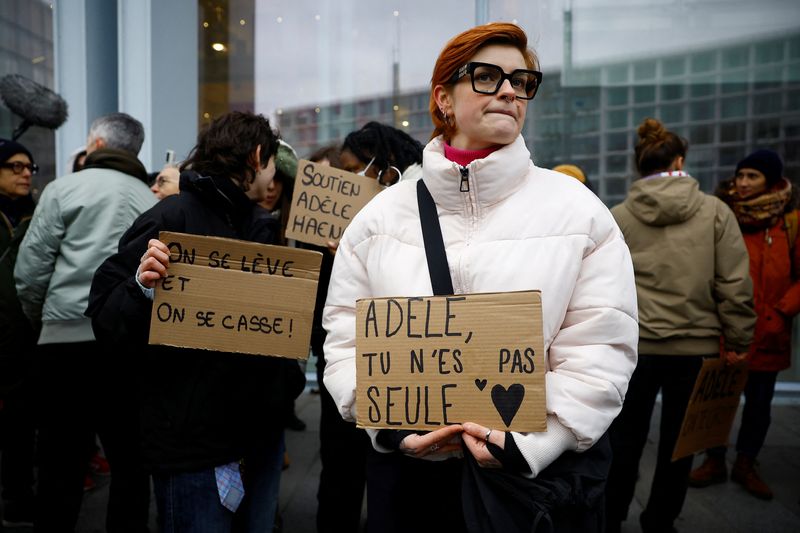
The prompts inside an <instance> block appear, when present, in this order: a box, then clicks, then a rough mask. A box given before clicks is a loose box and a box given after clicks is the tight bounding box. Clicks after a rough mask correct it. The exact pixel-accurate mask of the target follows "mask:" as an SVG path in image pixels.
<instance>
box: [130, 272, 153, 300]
mask: <svg viewBox="0 0 800 533" xmlns="http://www.w3.org/2000/svg"><path fill="white" fill-rule="evenodd" d="M140 267H141V265H140ZM133 279H135V280H136V284H137V285H138V286H139V288H140V289H142V294H144V295H145V297H146V298H147V299H148V300H153V299H154V298H155V295H156V290H155V289H148V288H147V287H145V286H144V285H142V282H141V281H139V269H138V268H137V269H136V274H134V276H133Z"/></svg>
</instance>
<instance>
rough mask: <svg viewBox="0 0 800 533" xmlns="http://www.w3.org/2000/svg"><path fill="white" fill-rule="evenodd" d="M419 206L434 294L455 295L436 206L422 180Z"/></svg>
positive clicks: (418, 184) (419, 190)
mask: <svg viewBox="0 0 800 533" xmlns="http://www.w3.org/2000/svg"><path fill="white" fill-rule="evenodd" d="M417 204H419V223H420V225H421V226H422V238H423V240H424V241H425V256H426V257H427V259H428V272H429V273H430V275H431V287H433V294H435V295H437V296H443V295H449V294H453V280H452V279H450V267H449V266H448V265H447V253H446V252H445V249H444V239H443V238H442V228H441V226H440V225H439V215H438V214H437V213H436V204H435V203H434V202H433V197H432V196H431V193H430V191H429V190H428V187H426V186H425V182H424V181H422V180H421V179H420V180H417Z"/></svg>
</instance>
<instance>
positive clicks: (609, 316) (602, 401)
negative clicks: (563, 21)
mask: <svg viewBox="0 0 800 533" xmlns="http://www.w3.org/2000/svg"><path fill="white" fill-rule="evenodd" d="M466 168H467V169H468V171H469V174H468V183H469V191H468V192H460V182H461V178H462V174H461V172H460V170H461V167H459V166H458V165H457V164H456V163H453V162H452V161H449V160H447V159H446V158H445V157H444V144H443V141H442V140H441V138H437V139H434V140H433V141H431V142H430V143H429V144H428V145H427V146H426V147H425V152H424V157H423V169H424V170H423V174H424V177H423V179H424V180H425V184H426V185H427V187H428V189H429V190H430V192H431V195H432V196H433V199H434V201H435V202H436V206H437V210H438V213H439V220H440V224H441V226H442V234H443V236H444V243H445V247H446V249H447V261H448V263H449V266H450V275H451V277H452V280H453V288H454V290H455V293H456V294H464V293H479V292H501V291H521V290H532V289H538V290H541V292H542V308H543V323H544V324H543V325H544V345H545V350H546V352H547V355H546V356H545V362H546V364H547V371H546V374H545V383H546V389H547V393H546V399H547V413H548V416H547V431H546V432H544V433H527V434H521V433H514V434H513V437H514V441H515V443H516V444H517V446H518V447H519V449H520V451H521V452H522V455H523V456H524V457H525V459H526V460H527V461H528V463H529V465H530V467H531V472H532V475H533V476H536V475H537V474H538V473H539V472H541V470H542V469H543V468H545V467H546V466H547V465H549V464H550V463H552V462H553V461H554V460H555V459H556V458H558V457H559V456H560V455H561V454H562V453H563V452H564V451H567V450H577V451H583V450H586V449H588V448H589V447H591V446H592V444H594V442H595V441H596V440H597V439H599V438H600V437H601V436H602V435H603V434H604V433H605V431H606V430H607V429H608V427H609V425H610V424H611V421H612V420H613V419H614V417H616V416H617V414H618V413H619V411H620V409H621V408H622V400H623V398H624V397H625V392H626V390H627V388H628V380H629V379H630V377H631V374H632V373H633V370H634V367H635V366H636V346H637V341H638V331H639V328H638V325H637V310H636V287H635V284H634V278H633V267H632V264H631V258H630V254H629V252H628V248H627V246H626V245H625V242H624V241H623V238H622V234H621V233H620V231H619V228H618V227H617V225H616V223H615V222H614V219H613V218H612V216H611V214H610V213H609V211H608V210H607V209H606V207H605V206H604V205H603V204H602V202H600V200H599V199H598V198H597V197H596V196H595V195H594V194H592V192H591V191H589V190H588V189H586V188H585V187H584V186H583V185H582V184H581V183H580V182H579V181H577V180H575V179H574V178H571V177H569V176H564V175H562V174H559V173H557V172H553V171H550V170H545V169H541V168H538V167H536V166H535V165H534V164H533V163H532V162H531V160H530V153H529V152H528V149H527V148H526V147H525V142H524V140H523V139H522V137H521V136H520V137H518V138H517V140H516V141H514V142H513V143H512V144H510V145H508V146H505V147H503V148H501V149H500V150H497V151H496V152H494V153H492V154H491V155H489V156H488V157H486V158H484V159H478V160H475V161H473V162H472V163H470V164H469V165H468V166H467V167H466ZM431 294H432V289H431V281H430V277H429V274H428V267H427V262H426V258H425V249H424V244H423V239H422V230H421V228H420V222H419V209H418V207H417V197H416V183H415V182H414V181H411V182H401V183H399V184H397V185H395V186H393V187H390V188H389V189H387V190H385V191H383V192H381V193H380V194H379V195H378V196H376V197H375V198H374V199H373V200H372V201H371V202H370V203H369V204H368V205H367V206H366V207H365V208H364V209H363V210H362V211H361V212H359V213H358V215H357V216H356V217H355V218H354V219H353V222H352V223H351V224H350V226H349V227H348V228H347V230H346V231H345V233H344V236H343V237H342V240H341V242H340V244H339V250H338V252H337V254H336V260H335V263H334V267H333V274H332V276H331V284H330V288H329V290H328V299H327V302H326V305H325V313H324V319H323V325H324V326H325V329H326V330H328V337H327V341H326V343H325V359H326V367H325V385H326V387H327V388H328V390H329V391H330V393H331V395H332V396H333V399H334V401H335V402H336V405H337V406H338V408H339V411H340V412H341V413H342V416H343V417H344V418H345V419H347V420H352V419H354V417H355V386H356V361H355V303H356V300H357V299H359V298H368V297H384V296H430V295H431ZM370 433H371V435H372V437H373V445H374V446H375V448H376V449H378V450H379V451H388V450H384V449H382V448H381V447H380V446H379V445H378V444H377V443H376V442H375V437H374V435H375V433H376V432H375V431H372V430H370Z"/></svg>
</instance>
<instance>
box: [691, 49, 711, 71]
mask: <svg viewBox="0 0 800 533" xmlns="http://www.w3.org/2000/svg"><path fill="white" fill-rule="evenodd" d="M691 63H692V67H691V68H692V73H693V74H696V73H699V72H709V71H711V70H713V69H714V53H713V52H705V53H702V54H695V55H693V56H692V59H691Z"/></svg>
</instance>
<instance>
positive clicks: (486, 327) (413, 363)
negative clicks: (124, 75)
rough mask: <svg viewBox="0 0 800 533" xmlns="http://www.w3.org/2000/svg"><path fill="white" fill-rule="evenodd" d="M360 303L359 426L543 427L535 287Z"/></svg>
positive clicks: (538, 301)
mask: <svg viewBox="0 0 800 533" xmlns="http://www.w3.org/2000/svg"><path fill="white" fill-rule="evenodd" d="M356 311H357V313H356V314H357V317H356V371H357V372H356V376H357V379H356V382H357V384H356V411H357V412H356V415H357V416H356V418H357V423H358V425H359V426H360V427H368V428H392V429H398V428H414V429H437V428H441V427H442V426H445V425H448V424H456V423H461V422H475V423H478V424H482V425H485V426H488V427H490V428H496V429H502V430H504V431H505V430H513V431H524V432H529V431H545V430H546V421H545V417H546V410H545V391H544V372H545V364H544V339H543V336H542V300H541V294H540V293H539V292H538V291H526V292H511V293H492V294H465V295H457V296H431V297H424V298H375V299H365V300H359V301H358V302H357V305H356Z"/></svg>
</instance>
